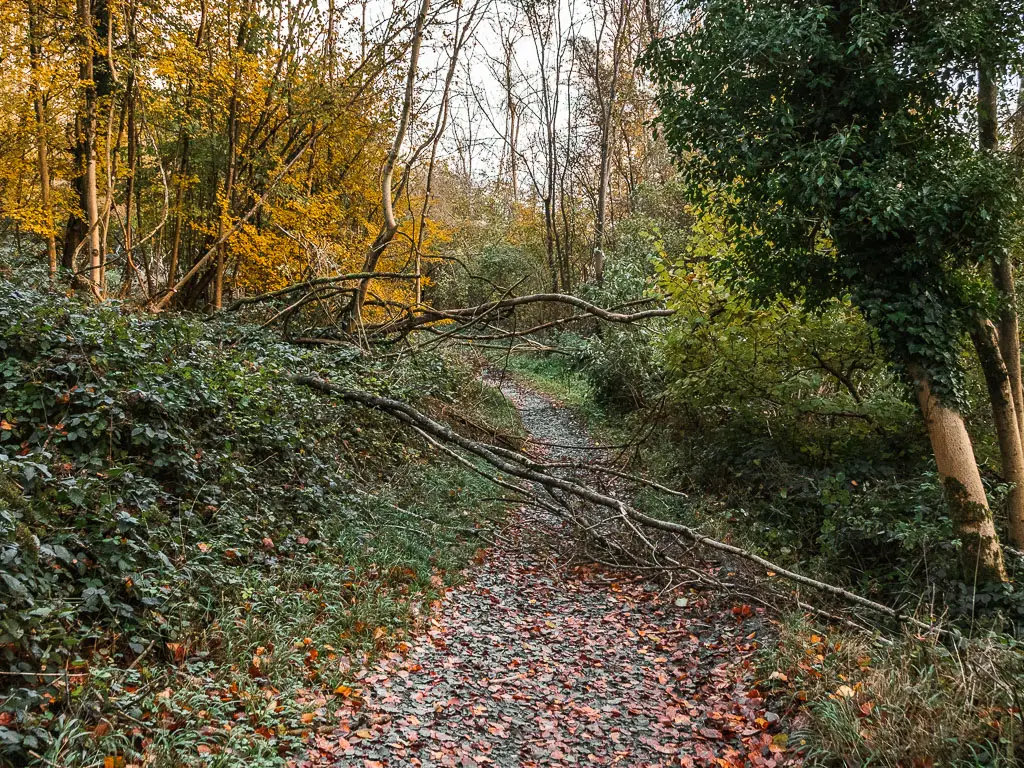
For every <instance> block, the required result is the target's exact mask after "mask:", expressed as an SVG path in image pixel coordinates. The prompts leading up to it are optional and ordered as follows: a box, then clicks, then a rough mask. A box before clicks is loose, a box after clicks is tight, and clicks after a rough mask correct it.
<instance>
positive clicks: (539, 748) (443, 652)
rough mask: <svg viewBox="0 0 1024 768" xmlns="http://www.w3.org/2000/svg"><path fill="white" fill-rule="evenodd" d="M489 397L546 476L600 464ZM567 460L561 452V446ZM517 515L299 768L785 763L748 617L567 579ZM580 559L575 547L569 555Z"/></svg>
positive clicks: (715, 605)
mask: <svg viewBox="0 0 1024 768" xmlns="http://www.w3.org/2000/svg"><path fill="white" fill-rule="evenodd" d="M503 389H504V391H505V393H506V395H507V396H508V397H509V399H510V400H511V401H512V402H513V403H514V404H515V406H516V408H517V409H519V413H520V418H521V420H522V423H523V425H524V427H525V428H526V429H527V430H528V431H529V432H530V434H531V435H532V437H533V439H534V440H536V441H538V442H539V443H549V444H557V445H547V446H545V447H544V448H543V449H542V450H544V451H545V452H546V455H547V456H548V457H549V458H550V459H551V460H555V461H561V460H566V459H574V460H575V461H578V462H586V461H589V460H593V459H594V458H595V457H596V456H598V455H599V454H600V451H598V450H595V446H594V445H593V443H592V442H591V440H590V439H589V437H588V436H587V433H586V430H585V429H584V428H583V427H581V426H580V425H579V424H578V423H577V422H576V421H575V419H574V418H573V417H572V415H571V413H570V412H569V411H568V410H567V409H565V408H563V407H561V406H559V405H558V404H557V403H556V402H554V401H552V400H551V399H549V398H547V397H546V396H542V395H539V394H537V393H535V392H533V391H531V390H528V389H526V388H524V387H522V386H519V385H516V384H512V383H508V382H505V383H503ZM564 446H572V447H564ZM571 535H572V534H571V533H570V532H569V531H566V530H563V529H562V528H561V527H560V526H559V525H558V524H557V523H556V522H554V521H552V520H551V519H548V518H545V517H544V516H542V515H541V513H538V512H535V511H532V510H525V509H524V510H520V511H518V512H516V513H515V514H513V515H511V516H510V518H509V522H508V526H507V528H506V530H505V533H504V536H503V537H502V538H501V539H500V540H499V541H498V542H496V544H495V546H493V547H492V548H491V549H489V550H488V551H487V552H486V555H485V556H484V557H482V558H481V560H482V561H481V562H480V563H479V564H478V565H477V566H475V567H474V568H472V569H471V570H470V571H469V573H468V574H467V579H466V581H465V583H463V584H462V585H461V586H458V587H456V588H454V589H452V590H450V591H449V593H448V594H447V596H446V598H445V599H444V600H443V601H442V602H441V604H440V605H439V606H438V607H437V609H436V610H435V612H434V613H433V615H432V616H431V618H430V620H429V626H428V628H427V631H426V632H425V633H424V634H423V635H421V636H420V637H419V638H418V639H417V640H415V641H414V642H413V643H412V644H411V646H410V647H408V648H405V649H403V650H404V653H397V652H396V653H393V654H390V655H389V656H387V657H386V658H384V659H382V660H381V661H380V662H379V663H378V664H377V665H376V666H374V667H372V668H370V669H367V670H365V671H364V672H362V673H360V676H359V679H358V684H359V686H360V688H358V689H356V690H355V691H354V692H353V694H352V695H351V696H350V697H349V698H347V699H346V702H347V703H346V705H345V706H344V707H343V708H342V709H340V710H338V711H337V713H336V716H337V721H338V726H337V729H336V731H335V732H334V733H321V734H320V735H318V736H316V737H315V739H314V741H313V744H312V745H311V749H310V752H309V753H308V754H307V756H306V757H305V758H304V759H303V760H302V761H300V762H299V765H300V766H301V767H302V768H320V767H321V766H352V767H353V768H382V767H383V766H388V768H391V767H392V766H462V767H463V768H473V767H474V766H498V767H500V768H505V767H511V766H524V767H530V766H600V765H616V766H704V765H708V766H712V765H714V766H739V765H758V766H776V765H792V764H794V763H795V761H794V759H793V757H792V756H791V755H790V754H789V753H788V752H787V751H786V750H785V748H784V747H785V745H786V741H787V736H786V734H785V723H784V722H780V718H779V716H778V715H777V714H775V713H773V712H772V711H770V707H769V703H768V702H766V700H765V699H764V698H762V696H761V695H760V694H759V693H758V691H757V689H756V683H755V678H754V672H753V669H752V665H751V662H750V657H751V656H752V654H753V653H754V652H755V651H756V649H757V647H758V643H759V642H760V638H761V636H762V634H764V633H765V631H766V629H767V627H766V625H765V622H764V620H763V617H761V616H760V615H759V613H758V612H757V611H756V610H752V609H751V608H750V607H749V606H743V605H736V604H734V603H730V602H728V601H727V600H725V599H724V598H722V597H720V596H716V595H713V594H708V593H693V592H689V591H688V592H686V593H682V592H679V591H672V592H666V591H665V589H664V586H663V585H660V584H656V583H654V582H651V581H649V580H648V579H647V578H646V577H643V576H639V577H638V576H637V575H636V574H629V573H622V572H615V571H612V570H610V569H606V568H604V567H601V566H596V565H592V564H580V563H579V560H578V557H576V556H574V555H573V554H572V553H573V552H574V547H573V546H572V543H573V542H571V541H569V540H568V539H569V537H570V536H571ZM575 549H577V550H578V548H575Z"/></svg>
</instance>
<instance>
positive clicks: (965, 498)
mask: <svg viewBox="0 0 1024 768" xmlns="http://www.w3.org/2000/svg"><path fill="white" fill-rule="evenodd" d="M910 375H911V377H912V378H913V380H914V388H915V390H916V391H917V400H918V403H919V405H920V406H921V414H922V415H923V416H924V421H925V426H926V427H927V430H928V439H929V440H930V441H931V444H932V450H933V451H934V453H935V463H936V465H937V466H938V469H939V478H940V479H941V481H942V487H943V489H944V491H945V493H946V499H947V501H948V503H949V507H950V511H951V512H952V515H953V524H954V526H955V527H956V534H957V536H958V537H959V538H960V541H961V549H960V557H961V563H962V564H963V570H964V576H965V577H966V580H967V582H968V583H970V584H986V583H992V582H1005V581H1006V580H1007V578H1006V569H1005V568H1004V566H1003V551H1002V548H1001V547H1000V544H999V535H998V534H997V533H996V527H995V522H994V521H993V519H992V511H991V510H990V509H989V506H988V499H987V498H986V497H985V488H984V486H983V485H982V484H981V473H980V472H979V471H978V462H977V460H976V459H975V457H974V447H973V446H972V445H971V438H970V436H969V435H968V434H967V427H966V426H965V425H964V419H963V416H961V415H960V414H959V413H958V412H957V411H955V410H953V409H952V408H948V407H946V406H945V405H943V404H942V403H941V402H940V401H939V399H938V398H937V397H936V396H935V394H934V393H933V392H932V388H931V384H930V383H929V381H928V375H927V374H926V373H925V371H924V369H923V368H921V367H920V366H918V365H913V366H911V367H910Z"/></svg>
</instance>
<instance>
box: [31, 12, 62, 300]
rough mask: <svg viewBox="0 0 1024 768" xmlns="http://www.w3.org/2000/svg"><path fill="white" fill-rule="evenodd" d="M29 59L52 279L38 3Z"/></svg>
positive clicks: (53, 239)
mask: <svg viewBox="0 0 1024 768" xmlns="http://www.w3.org/2000/svg"><path fill="white" fill-rule="evenodd" d="M28 37H29V42H28V45H29V60H30V64H31V67H32V101H33V104H34V106H35V113H36V155H37V162H38V165H39V198H40V202H41V203H42V207H43V218H44V219H45V221H46V260H47V263H48V265H49V269H50V279H51V280H53V279H54V278H56V277H57V233H56V231H55V229H54V222H53V205H52V203H51V202H50V159H49V146H48V143H47V139H46V100H45V97H44V96H43V88H42V82H41V76H40V70H41V68H42V58H43V47H42V42H41V40H40V32H39V6H38V4H37V2H36V0H29V4H28Z"/></svg>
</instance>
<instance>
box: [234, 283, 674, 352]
mask: <svg viewBox="0 0 1024 768" xmlns="http://www.w3.org/2000/svg"><path fill="white" fill-rule="evenodd" d="M369 277H372V278H373V279H374V280H379V281H410V280H415V279H416V278H415V275H407V274H404V273H401V272H365V271H362V272H353V273H350V274H344V275H333V276H328V277H318V278H313V279H310V280H304V281H302V282H299V283H295V284H293V285H289V286H286V287H284V288H280V289H278V290H275V291H270V292H268V293H262V294H259V295H257V296H247V297H244V298H240V299H238V300H236V301H234V302H232V303H231V304H230V305H229V306H228V307H227V308H226V311H229V312H231V311H237V310H239V309H242V308H243V307H249V306H252V305H256V304H261V303H266V302H273V301H278V300H287V301H289V302H293V300H294V299H297V301H294V302H293V303H292V307H291V308H289V309H288V310H287V311H286V313H285V315H286V316H288V317H290V316H291V314H292V313H293V309H297V308H299V307H301V306H303V305H304V304H305V303H306V301H305V300H304V299H305V297H306V296H309V295H311V294H317V293H318V289H322V288H325V287H332V288H334V289H335V291H336V293H335V294H332V295H334V296H339V295H340V294H341V293H344V294H345V296H344V298H343V300H342V301H341V306H340V307H337V308H336V310H334V311H332V312H331V313H330V314H331V315H332V316H333V315H334V314H337V315H338V318H336V321H335V322H332V323H330V324H329V332H327V333H325V332H323V330H324V329H319V330H317V329H314V328H310V329H307V330H306V331H304V332H302V333H300V334H298V335H301V336H303V337H304V338H308V339H331V338H337V334H338V333H339V329H345V330H344V331H342V332H343V334H344V335H346V336H353V337H358V338H359V339H362V340H371V341H378V342H395V341H400V340H402V339H405V338H406V337H408V336H409V334H411V333H413V332H417V331H429V332H432V333H434V334H441V335H442V336H443V337H445V338H453V339H454V340H457V341H463V342H473V341H492V340H512V339H525V338H529V337H530V336H532V335H533V334H537V333H541V332H543V331H546V330H551V329H553V328H557V327H560V326H564V325H565V324H567V323H572V322H578V321H582V320H587V319H590V320H600V321H602V322H607V323H619V324H623V323H634V322H640V321H643V320H648V319H652V318H659V317H669V316H671V315H673V314H675V310H672V309H667V308H653V309H635V307H637V306H638V305H640V304H646V303H650V302H653V301H656V299H654V298H641V299H636V300H633V301H628V302H625V303H623V304H620V305H618V306H616V307H613V308H610V309H609V308H606V307H601V306H599V305H597V304H594V303H593V302H590V301H587V300H586V299H581V298H579V297H578V296H572V295H570V294H562V293H534V294H527V295H524V296H514V295H503V296H500V297H498V298H495V299H492V300H490V301H486V302H484V303H482V304H477V305H474V306H469V307H455V308H448V309H442V308H439V307H432V306H429V305H427V304H408V303H403V302H398V301H394V300H386V301H385V300H383V299H380V298H377V299H375V300H371V301H368V302H367V305H368V306H374V307H376V309H377V310H378V311H380V312H383V313H384V316H385V318H384V319H383V320H380V321H379V322H373V323H368V322H365V321H364V322H361V323H360V324H359V325H358V326H357V327H354V328H350V327H349V324H348V323H345V322H341V319H340V318H341V316H342V315H343V314H344V312H345V311H346V309H345V308H346V307H347V306H348V304H349V302H350V296H351V294H352V293H353V292H354V291H357V290H358V286H359V285H362V284H363V283H364V282H365V281H366V280H367V279H368V278H369ZM509 293H511V291H510V292H509ZM319 298H320V299H323V298H324V297H323V296H322V295H320V296H319ZM532 305H556V306H557V305H561V306H566V307H570V308H571V309H572V310H573V314H572V315H571V316H570V317H563V318H557V319H554V320H551V321H548V322H543V323H540V324H537V325H533V326H531V327H528V328H524V329H521V330H516V329H511V330H507V329H504V328H501V327H499V326H495V325H494V323H495V322H496V321H499V320H502V319H505V318H508V317H510V316H512V315H513V314H514V312H515V311H516V310H517V309H518V308H521V307H527V306H532ZM620 310H626V311H620ZM279 316H281V313H279V315H275V316H274V317H273V318H272V319H271V320H269V321H267V322H268V324H269V323H272V322H274V320H276V319H278V317H279ZM474 329H475V330H474ZM481 329H483V330H481Z"/></svg>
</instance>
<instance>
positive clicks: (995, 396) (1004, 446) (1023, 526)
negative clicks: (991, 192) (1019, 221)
mask: <svg viewBox="0 0 1024 768" xmlns="http://www.w3.org/2000/svg"><path fill="white" fill-rule="evenodd" d="M998 101H999V83H998V82H997V80H996V78H995V74H994V72H993V71H992V69H991V68H990V67H988V66H987V65H985V64H984V63H983V64H982V65H981V66H979V67H978V145H979V147H980V148H981V151H982V152H998V151H999V120H998ZM992 281H993V283H994V284H995V287H996V290H997V291H999V294H1000V297H1001V299H1002V307H1001V309H1000V312H999V315H998V317H997V318H996V326H995V327H992V326H991V324H990V327H989V328H987V329H984V331H983V332H982V333H981V334H980V335H983V336H984V338H983V339H981V341H982V344H980V345H979V343H978V342H977V341H976V342H975V347H976V348H977V349H978V357H979V358H980V359H981V365H982V370H983V371H984V373H985V380H986V383H987V384H988V390H989V399H990V400H991V401H992V416H993V420H994V421H995V427H996V434H997V436H998V438H999V453H1000V457H1001V459H1002V465H1003V474H1004V475H1005V476H1006V479H1007V481H1009V482H1011V483H1014V484H1015V487H1014V489H1013V490H1012V491H1011V492H1010V496H1009V498H1008V499H1007V515H1008V517H1009V529H1010V542H1011V543H1012V544H1013V546H1015V547H1024V464H1022V462H1024V459H1022V458H1021V456H1020V453H1021V446H1022V444H1024V384H1022V381H1021V367H1020V364H1021V363H1020V327H1019V324H1018V319H1017V295H1016V293H1017V292H1016V286H1015V285H1014V276H1013V259H1012V256H1011V254H1010V251H1009V250H1004V251H1003V252H1002V253H1001V254H1000V258H999V259H998V260H997V261H994V262H993V264H992ZM997 329H998V330H997ZM993 343H994V349H993V348H992V345H993ZM1011 430H1012V431H1013V432H1015V433H1016V435H1010V434H1009V432H1010V431H1011Z"/></svg>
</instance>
